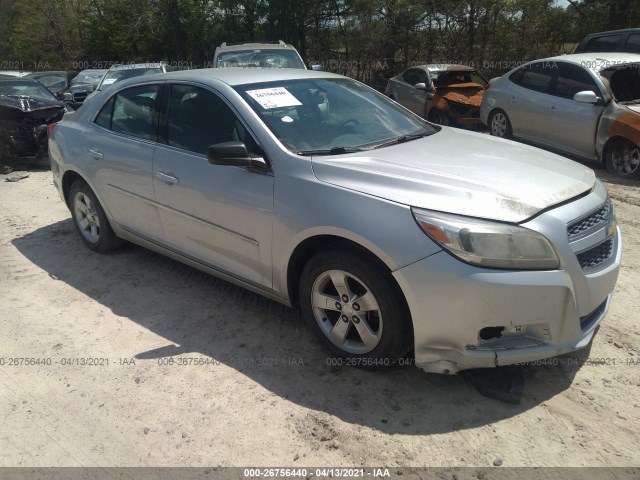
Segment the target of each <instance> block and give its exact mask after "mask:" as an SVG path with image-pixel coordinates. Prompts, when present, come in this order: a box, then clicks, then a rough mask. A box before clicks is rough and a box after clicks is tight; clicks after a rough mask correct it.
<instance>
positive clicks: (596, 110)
mask: <svg viewBox="0 0 640 480" xmlns="http://www.w3.org/2000/svg"><path fill="white" fill-rule="evenodd" d="M480 117H481V118H482V121H483V122H484V123H485V124H486V125H487V126H488V127H489V131H490V133H491V134H492V135H495V136H497V137H502V138H510V137H516V138H519V139H523V140H525V141H527V142H530V143H533V144H536V145H539V146H542V147H545V148H550V149H553V150H557V151H560V152H562V153H566V154H570V155H575V156H578V157H582V158H585V159H588V160H598V161H602V162H604V164H605V166H606V168H607V170H608V171H609V172H611V173H613V174H616V175H618V176H621V177H627V178H640V55H636V54H631V53H597V54H595V53H585V54H579V55H564V56H560V57H553V58H545V59H542V60H536V61H534V62H529V63H527V64H525V65H523V66H522V67H518V68H516V69H514V70H512V71H510V72H508V73H506V74H505V75H503V76H502V77H499V78H494V79H493V80H491V82H490V84H489V88H488V90H487V91H486V92H485V94H484V98H483V100H482V105H481V107H480Z"/></svg>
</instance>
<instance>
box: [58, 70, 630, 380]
mask: <svg viewBox="0 0 640 480" xmlns="http://www.w3.org/2000/svg"><path fill="white" fill-rule="evenodd" d="M49 150H50V153H51V159H52V173H53V179H54V183H55V185H56V187H57V189H58V190H59V194H60V196H61V198H62V199H63V200H64V202H65V204H66V205H67V206H68V207H69V209H70V211H71V216H72V218H73V222H74V224H75V226H76V229H77V231H78V233H79V235H80V237H81V239H82V241H83V242H84V244H85V245H86V246H87V247H88V248H89V249H91V250H93V251H97V252H106V251H110V250H112V249H114V248H116V247H118V246H119V245H120V244H121V243H122V242H123V240H129V241H131V242H134V243H137V244H140V245H143V246H145V247H147V248H150V249H152V250H155V251H157V252H161V253H163V254H165V255H168V256H170V257H172V258H174V259H177V260H179V261H182V262H184V263H186V264H188V265H192V266H193V267H196V268H199V269H201V270H203V271H206V272H209V273H212V274H214V275H217V276H219V277H221V278H223V279H226V280H228V281H229V282H232V283H235V284H238V285H242V286H244V287H246V288H248V289H250V290H252V291H254V292H258V293H260V294H262V295H264V296H266V297H268V298H271V299H274V300H276V301H278V302H281V303H283V304H286V305H299V306H300V310H301V312H302V316H303V318H304V320H305V321H306V323H307V324H308V325H309V327H310V328H311V329H312V330H313V331H314V332H315V333H316V334H317V336H318V337H319V338H320V339H321V340H322V341H323V342H324V343H325V345H326V346H327V347H328V349H329V351H330V352H331V353H330V355H331V359H332V360H331V362H332V364H336V365H337V364H342V365H347V364H351V365H360V366H367V367H384V366H388V365H391V364H395V363H401V362H402V361H404V360H405V359H406V358H407V357H408V356H414V357H415V363H416V364H417V365H418V367H420V368H422V369H424V370H426V371H429V372H438V373H455V372H457V371H460V370H464V369H469V368H484V367H495V366H498V365H508V364H513V363H517V362H526V361H532V360H539V359H543V358H547V357H553V356H556V355H560V354H562V353H566V352H570V351H573V350H576V349H580V348H583V347H586V346H587V345H589V343H590V342H591V340H592V338H593V336H594V335H595V333H596V330H597V328H598V325H599V324H600V323H601V322H602V320H603V318H604V317H605V314H606V312H607V309H608V308H609V305H610V302H611V298H612V294H613V290H614V287H615V283H616V279H617V276H618V271H619V268H620V258H621V251H622V250H621V248H622V243H621V236H620V231H619V228H618V226H617V224H616V219H615V215H614V211H613V206H612V204H611V201H610V199H609V197H608V195H607V191H606V189H605V187H604V186H603V185H602V183H601V182H600V181H598V180H597V179H596V177H595V175H594V172H593V171H592V170H591V169H589V168H587V167H585V166H583V165H580V164H578V163H575V162H573V161H570V160H568V159H566V158H563V157H560V156H557V155H554V154H551V153H548V152H545V151H543V150H539V149H537V148H533V147H529V146H525V145H520V144H517V143H514V142H510V141H506V140H501V139H496V138H492V137H490V136H488V135H482V134H479V133H476V132H470V131H465V130H458V129H453V128H449V127H440V126H434V125H432V124H430V123H429V122H427V121H426V120H424V119H422V118H421V117H419V116H417V115H415V114H413V113H411V112H409V111H408V110H406V109H405V108H403V107H401V106H400V105H398V104H397V103H396V102H394V101H392V100H390V99H389V98H388V97H386V96H384V95H382V94H380V93H379V92H377V91H375V90H373V89H372V88H370V87H368V86H366V85H364V84H362V83H359V82H357V81H355V80H353V79H350V78H346V77H343V76H340V75H335V74H330V73H321V72H313V71H306V70H294V69H268V70H261V69H243V68H235V69H234V68H229V69H203V70H191V71H183V72H171V73H167V74H163V75H149V76H145V77H137V78H132V79H129V80H124V81H122V82H119V83H118V84H116V85H113V86H112V87H111V88H109V89H107V90H104V91H102V92H98V93H96V94H95V95H94V96H92V97H91V98H90V99H88V100H86V102H85V104H84V106H83V107H82V108H81V109H79V110H78V111H77V112H75V113H74V114H73V115H71V116H69V118H65V119H64V120H63V121H62V122H60V123H58V124H57V125H56V127H55V128H54V129H53V132H52V135H51V137H50V140H49ZM105 268H107V263H106V262H105ZM265 328H268V327H267V326H265ZM301 341H304V340H301Z"/></svg>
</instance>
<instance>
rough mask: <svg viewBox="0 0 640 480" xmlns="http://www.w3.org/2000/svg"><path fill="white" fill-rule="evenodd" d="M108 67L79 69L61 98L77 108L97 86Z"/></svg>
mask: <svg viewBox="0 0 640 480" xmlns="http://www.w3.org/2000/svg"><path fill="white" fill-rule="evenodd" d="M108 71H109V70H108V69H87V70H83V71H81V72H80V73H79V74H78V76H77V77H76V78H74V79H73V80H72V81H71V86H70V87H69V88H68V89H67V90H66V91H65V92H63V97H62V99H63V100H64V101H65V102H67V103H68V104H69V105H71V107H72V108H74V109H78V108H80V106H81V105H82V104H83V103H84V100H85V99H86V98H87V97H88V96H89V95H90V94H91V93H93V91H94V90H95V89H96V88H97V87H98V85H99V84H100V80H102V77H104V75H105V73H107V72H108Z"/></svg>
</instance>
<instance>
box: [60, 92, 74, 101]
mask: <svg viewBox="0 0 640 480" xmlns="http://www.w3.org/2000/svg"><path fill="white" fill-rule="evenodd" d="M62 101H64V102H72V101H73V95H71V93H69V92H64V93H63V94H62Z"/></svg>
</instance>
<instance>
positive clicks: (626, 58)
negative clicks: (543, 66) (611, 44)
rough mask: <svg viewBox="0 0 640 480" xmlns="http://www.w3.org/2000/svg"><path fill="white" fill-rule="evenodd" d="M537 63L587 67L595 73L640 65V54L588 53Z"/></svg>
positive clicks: (543, 59) (548, 59) (559, 56)
mask: <svg viewBox="0 0 640 480" xmlns="http://www.w3.org/2000/svg"><path fill="white" fill-rule="evenodd" d="M535 61H548V62H567V63H573V64H575V65H579V66H581V67H586V68H588V69H590V70H592V71H593V72H596V73H597V72H600V71H602V70H605V69H607V68H611V67H615V66H616V65H622V64H629V63H640V54H637V53H624V52H588V53H573V54H571V55H558V56H556V57H549V58H542V59H540V60H535Z"/></svg>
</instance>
